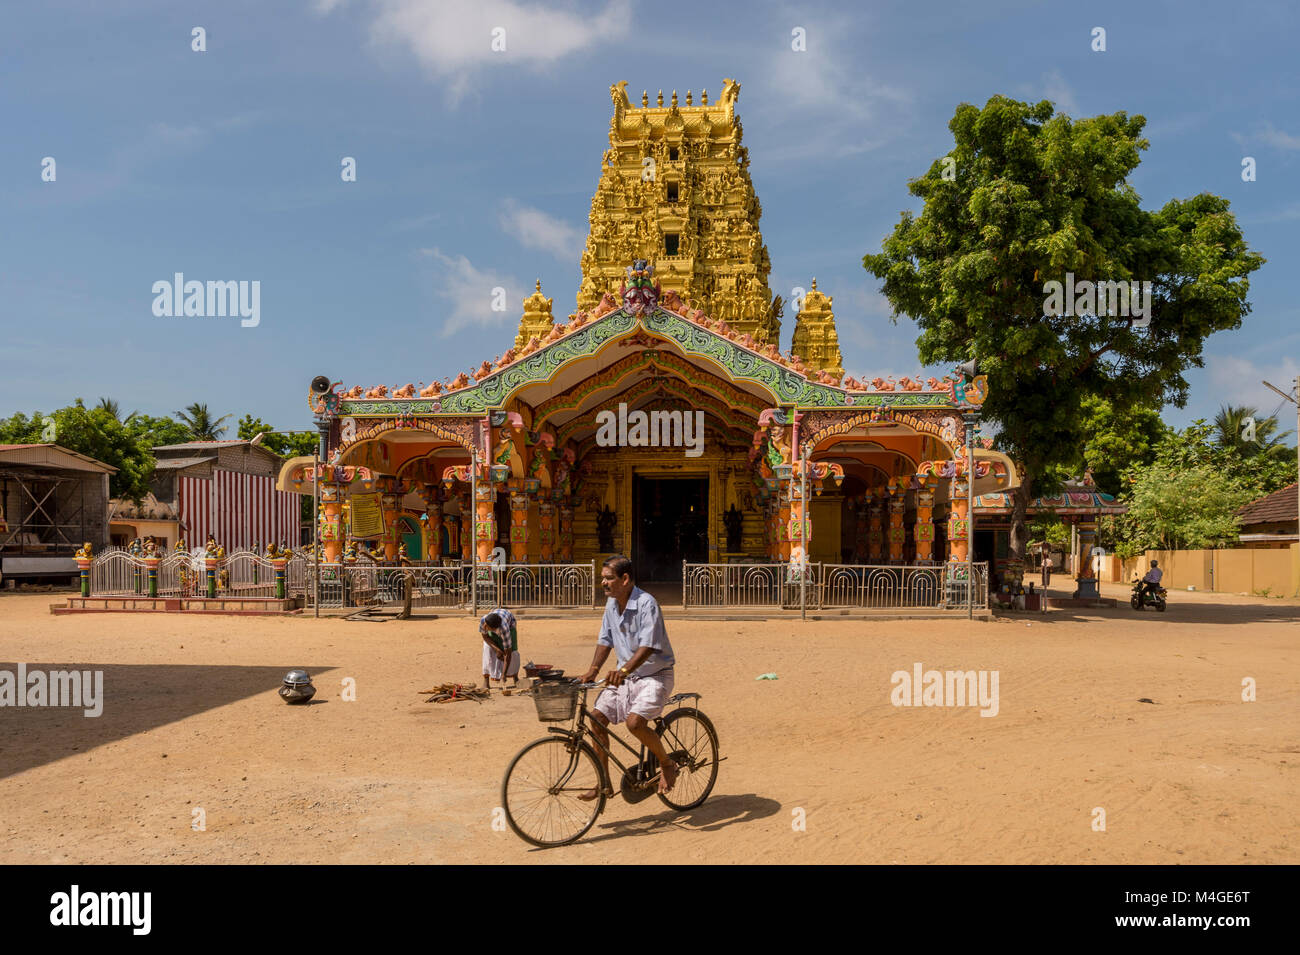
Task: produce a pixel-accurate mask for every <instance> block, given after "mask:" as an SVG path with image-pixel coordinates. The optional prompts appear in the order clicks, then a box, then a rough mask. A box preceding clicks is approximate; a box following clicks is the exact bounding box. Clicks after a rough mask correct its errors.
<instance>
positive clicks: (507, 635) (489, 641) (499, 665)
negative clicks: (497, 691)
mask: <svg viewBox="0 0 1300 955" xmlns="http://www.w3.org/2000/svg"><path fill="white" fill-rule="evenodd" d="M478 632H479V635H480V636H482V637H483V686H485V687H487V688H488V689H491V687H492V683H491V680H500V681H501V682H502V683H503V684H504V683H505V681H506V678H509V679H510V685H511V686H512V687H515V686H518V685H519V631H518V628H517V626H516V624H515V615H514V614H512V613H511V612H510V611H509V610H506V609H505V608H504V607H498V608H497V609H496V610H493V611H492V612H491V613H489V614H485V615H484V617H483V619H482V620H480V621H479V627H478Z"/></svg>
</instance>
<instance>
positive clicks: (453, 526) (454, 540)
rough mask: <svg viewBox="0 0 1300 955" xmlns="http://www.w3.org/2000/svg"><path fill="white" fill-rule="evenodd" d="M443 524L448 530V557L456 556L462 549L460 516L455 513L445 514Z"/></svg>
mask: <svg viewBox="0 0 1300 955" xmlns="http://www.w3.org/2000/svg"><path fill="white" fill-rule="evenodd" d="M442 526H443V528H444V529H445V530H446V531H447V554H446V556H448V557H454V556H455V555H457V554H459V553H460V552H461V551H460V518H459V517H457V516H456V515H455V514H444V515H443V516H442Z"/></svg>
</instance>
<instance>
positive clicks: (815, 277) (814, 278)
mask: <svg viewBox="0 0 1300 955" xmlns="http://www.w3.org/2000/svg"><path fill="white" fill-rule="evenodd" d="M537 288H538V289H539V290H540V289H541V285H538V286H537ZM816 290H817V276H815V275H814V276H813V291H816Z"/></svg>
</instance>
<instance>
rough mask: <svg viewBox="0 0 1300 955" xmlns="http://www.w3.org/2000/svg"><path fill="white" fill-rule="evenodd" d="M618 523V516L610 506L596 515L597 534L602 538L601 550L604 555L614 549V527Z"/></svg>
mask: <svg viewBox="0 0 1300 955" xmlns="http://www.w3.org/2000/svg"><path fill="white" fill-rule="evenodd" d="M617 523H618V515H617V514H615V513H614V512H613V510H611V509H610V506H609V505H608V504H606V505H605V507H604V509H603V510H601V511H600V512H599V513H597V514H596V533H597V535H598V536H599V538H600V549H601V550H602V551H603V552H604V553H607V554H608V553H610V552H611V551H613V549H614V525H615V524H617Z"/></svg>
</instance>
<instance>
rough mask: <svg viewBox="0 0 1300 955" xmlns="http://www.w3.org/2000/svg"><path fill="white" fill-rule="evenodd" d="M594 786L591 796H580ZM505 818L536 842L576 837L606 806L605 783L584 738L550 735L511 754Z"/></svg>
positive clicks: (503, 787) (546, 843)
mask: <svg viewBox="0 0 1300 955" xmlns="http://www.w3.org/2000/svg"><path fill="white" fill-rule="evenodd" d="M593 789H594V790H595V791H596V793H597V795H596V798H595V799H591V800H584V799H579V798H578V797H579V796H580V795H582V794H583V793H586V792H589V791H591V790H593ZM501 804H502V806H503V807H504V808H505V811H506V821H507V822H508V823H510V828H511V829H513V830H514V831H515V835H517V836H518V837H519V838H520V839H523V840H524V841H525V842H531V843H532V844H533V845H535V846H542V847H548V846H562V845H564V844H565V843H566V842H573V841H574V840H575V839H580V838H581V837H582V836H583V835H584V834H585V833H586V832H587V830H588V829H590V828H591V827H592V825H593V824H594V823H595V821H596V817H597V816H599V815H600V814H601V811H602V810H604V808H605V783H604V778H603V776H602V774H601V771H600V764H599V763H598V762H597V761H596V754H595V753H594V752H593V751H592V749H591V746H590V745H588V744H587V743H582V744H581V745H578V744H575V743H574V741H573V740H571V739H568V738H565V737H560V736H548V737H546V738H544V739H539V740H534V741H533V742H531V743H529V744H528V745H527V746H525V747H524V748H523V749H521V750H520V751H519V754H518V755H517V756H515V758H514V759H513V760H511V762H510V766H509V768H507V769H506V775H505V779H503V780H502V781H501Z"/></svg>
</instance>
